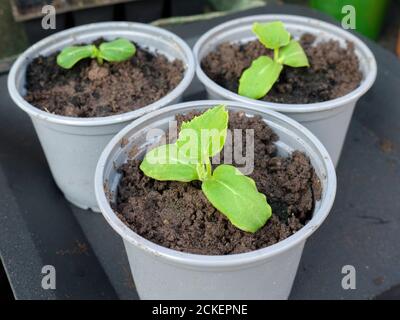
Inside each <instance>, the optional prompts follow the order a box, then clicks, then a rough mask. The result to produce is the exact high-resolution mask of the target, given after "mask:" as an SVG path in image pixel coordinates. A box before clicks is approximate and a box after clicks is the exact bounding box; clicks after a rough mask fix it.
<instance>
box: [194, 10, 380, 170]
mask: <svg viewBox="0 0 400 320" xmlns="http://www.w3.org/2000/svg"><path fill="white" fill-rule="evenodd" d="M276 20H280V21H282V22H283V23H284V24H285V26H286V28H287V30H288V31H289V32H290V33H291V34H292V35H293V36H294V37H295V38H296V37H300V36H301V35H302V34H304V33H311V34H313V35H315V36H316V37H317V41H324V40H329V39H332V40H337V41H339V42H340V43H341V44H342V45H345V43H346V41H351V42H353V43H354V46H355V52H356V54H357V56H358V58H359V61H360V69H361V71H362V73H363V75H364V77H363V80H362V82H361V84H360V86H359V87H358V88H357V89H355V90H353V91H352V92H350V93H349V94H347V95H345V96H343V97H340V98H337V99H334V100H329V101H325V102H320V103H310V104H281V103H272V102H265V101H260V100H255V99H250V98H246V97H242V96H240V95H238V94H236V93H234V92H232V91H229V90H227V89H225V88H223V87H222V86H220V85H218V84H217V83H215V82H214V81H213V80H211V79H210V78H209V77H208V76H207V75H206V74H205V73H204V71H203V70H202V68H201V60H202V59H203V58H204V57H205V56H206V55H207V54H208V53H209V52H211V51H213V50H215V49H216V47H217V46H218V45H219V44H221V43H224V42H248V41H251V40H254V39H255V38H256V37H255V35H254V34H253V33H252V31H251V27H252V24H253V23H254V22H256V21H257V22H261V23H265V22H271V21H276ZM193 52H194V56H195V60H196V74H197V77H198V78H199V80H200V81H201V82H202V83H203V84H204V86H205V87H206V90H207V93H208V97H209V98H210V99H229V100H234V101H239V102H243V103H246V104H248V105H252V106H256V107H258V108H259V109H270V110H274V111H278V112H281V113H284V114H286V115H287V116H289V117H291V118H292V119H295V120H296V121H298V122H300V123H301V124H303V125H304V126H305V127H306V128H308V129H310V131H311V132H312V133H314V134H315V135H316V136H317V137H318V138H319V139H320V140H321V142H322V143H323V144H324V145H325V147H326V148H327V149H328V152H329V154H330V155H331V157H332V160H333V163H334V164H335V166H336V165H337V163H338V161H339V158H340V153H341V151H342V147H343V144H344V140H345V138H346V134H347V129H348V127H349V123H350V120H351V117H352V115H353V111H354V108H355V105H356V103H357V101H358V99H360V97H361V96H363V95H364V94H365V93H366V92H367V91H368V89H369V88H370V87H371V86H372V85H373V83H374V82H375V79H376V73H377V66H376V61H375V57H374V55H373V53H372V52H371V50H370V49H369V48H368V47H367V46H366V45H365V44H364V43H363V42H362V41H361V40H360V39H358V38H357V37H356V36H354V35H352V34H351V33H349V32H347V31H345V30H343V29H341V28H339V27H337V26H335V25H333V24H330V23H326V22H323V21H320V20H316V19H311V18H306V17H300V16H292V15H275V14H271V15H269V14H267V15H257V16H250V17H245V18H239V19H235V20H232V21H229V22H226V23H223V24H220V25H219V26H217V27H215V28H213V29H211V30H210V31H208V32H207V33H205V34H204V35H203V36H202V37H201V38H200V39H199V40H198V41H197V43H196V44H195V46H194V49H193Z"/></svg>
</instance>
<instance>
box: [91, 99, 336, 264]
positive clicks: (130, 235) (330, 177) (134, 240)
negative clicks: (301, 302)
mask: <svg viewBox="0 0 400 320" xmlns="http://www.w3.org/2000/svg"><path fill="white" fill-rule="evenodd" d="M218 104H225V105H227V106H228V108H229V106H230V105H231V106H237V107H243V108H244V111H245V112H246V111H255V112H260V110H259V108H257V107H255V106H251V105H246V104H243V103H240V102H235V101H226V100H199V101H191V102H184V103H179V104H175V105H172V106H167V107H165V108H163V109H160V110H157V111H154V112H152V113H149V114H147V115H145V116H143V117H141V118H139V119H137V120H135V121H133V122H132V123H131V124H129V125H128V126H127V127H125V128H124V129H122V130H121V131H120V132H119V133H118V134H117V135H116V136H115V137H114V138H113V139H112V140H111V141H110V142H109V144H108V145H107V146H106V148H105V149H104V151H103V153H102V154H101V156H100V159H99V161H98V164H97V168H96V174H95V193H96V198H97V202H98V205H99V208H100V210H101V212H102V214H103V216H104V218H105V219H106V220H107V222H108V223H109V224H110V225H111V227H112V228H113V229H114V230H115V231H116V232H117V233H118V234H119V235H120V236H121V237H122V238H123V239H124V240H125V241H127V242H129V243H131V244H133V245H135V246H136V247H138V248H140V249H142V250H144V251H145V252H147V253H148V254H150V255H152V256H158V257H160V258H164V260H166V261H169V262H170V263H172V264H179V265H186V266H187V267H189V268H226V267H230V268H234V267H241V266H243V265H251V264H257V263H260V262H261V263H262V262H263V261H265V260H266V259H268V258H271V257H273V256H276V255H277V254H279V253H281V252H283V251H287V250H289V249H290V248H293V247H295V246H296V245H299V244H300V243H302V242H304V241H305V240H306V239H307V238H308V237H309V236H310V235H311V234H312V233H314V231H315V230H316V229H318V227H319V226H320V225H321V224H322V222H323V221H324V220H325V218H326V217H327V215H328V214H329V212H330V210H331V208H332V206H333V203H334V199H335V195H336V172H335V168H334V165H333V163H332V160H331V158H330V156H329V154H328V151H327V150H326V149H325V147H324V146H323V145H322V143H321V142H320V141H319V140H318V139H317V138H316V137H315V136H314V135H313V134H312V133H311V132H310V131H309V130H308V129H306V128H305V127H304V126H302V125H301V124H299V123H298V122H296V121H294V120H292V119H290V118H289V117H287V116H285V115H283V114H280V113H277V112H275V111H272V110H263V113H264V118H265V116H268V115H270V116H273V117H274V118H277V119H279V120H280V121H283V122H285V124H287V125H288V126H289V127H291V128H294V129H295V130H300V131H302V132H303V133H304V134H305V135H306V137H307V139H309V140H310V141H311V144H312V145H314V146H315V147H316V148H317V150H318V152H319V153H320V157H321V158H322V159H323V162H324V164H325V167H326V170H327V176H326V181H327V183H326V188H327V190H326V197H325V201H322V202H321V205H320V206H319V208H318V209H317V210H316V211H314V213H313V217H312V219H311V220H310V221H308V223H307V224H306V225H305V226H304V227H302V228H301V229H300V230H299V231H297V232H296V233H295V234H293V235H291V236H290V237H288V238H286V239H285V240H282V241H280V242H278V243H276V244H274V245H271V246H268V247H266V248H262V249H258V250H254V251H251V252H247V253H239V254H231V255H224V256H217V255H199V254H192V253H185V252H180V251H176V250H173V249H169V248H166V247H163V246H160V245H158V244H155V243H153V242H151V241H149V240H147V239H145V238H143V237H141V236H140V235H138V234H137V233H135V232H134V231H132V230H131V229H130V228H129V227H127V226H126V225H125V224H124V223H123V222H122V221H121V220H120V219H119V218H118V217H117V216H116V214H115V212H114V211H113V209H112V208H111V206H110V204H109V200H108V199H107V196H106V194H105V191H104V169H105V168H106V165H107V162H108V161H109V157H110V155H111V154H112V151H113V148H114V147H115V146H116V145H118V144H120V142H121V140H122V139H123V138H124V137H125V136H126V135H127V134H128V132H129V131H131V130H132V129H134V128H135V127H137V126H139V125H140V124H141V123H143V122H145V121H148V120H150V119H151V118H153V117H156V116H158V115H160V114H163V113H164V112H169V111H173V110H180V109H182V108H184V107H189V106H195V105H201V106H210V107H212V106H214V105H218Z"/></svg>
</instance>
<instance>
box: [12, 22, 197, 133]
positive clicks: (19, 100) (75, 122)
mask: <svg viewBox="0 0 400 320" xmlns="http://www.w3.org/2000/svg"><path fill="white" fill-rule="evenodd" d="M111 27H112V28H119V27H120V28H132V30H135V28H138V29H139V30H138V31H139V32H140V31H142V32H146V31H149V32H153V33H158V35H159V36H160V37H166V38H170V39H173V41H174V42H175V43H176V44H178V46H179V47H180V48H181V49H182V51H183V53H184V55H185V56H186V59H187V61H183V62H184V63H186V66H185V71H184V75H183V79H182V80H181V82H180V83H179V84H178V85H177V86H176V87H175V88H174V89H173V90H172V91H170V92H169V93H167V94H166V95H165V96H164V97H162V98H161V99H159V100H157V101H155V102H153V103H151V104H149V105H146V106H144V107H142V108H139V109H137V110H134V111H130V112H126V113H122V114H117V115H112V116H106V117H88V118H78V117H68V116H62V115H56V114H52V113H49V112H46V111H42V110H40V109H39V108H37V107H35V106H33V105H32V104H30V103H29V102H27V101H26V100H25V99H24V97H23V96H22V95H21V94H20V93H19V90H18V89H17V87H16V77H17V75H18V74H19V73H20V72H22V71H20V69H21V68H22V66H23V64H24V61H25V60H29V59H31V58H32V57H36V56H38V54H40V52H42V50H43V49H45V48H46V47H47V45H49V44H54V43H56V42H58V41H60V39H65V38H72V39H74V37H75V35H76V34H79V33H80V32H90V31H96V30H97V29H101V28H102V29H108V28H111ZM194 74H195V66H194V58H193V53H192V51H191V49H190V48H189V46H188V45H187V44H186V42H185V41H183V40H182V39H181V38H180V37H178V36H177V35H175V34H174V33H172V32H170V31H167V30H164V29H161V28H158V27H155V26H151V25H147V24H144V23H139V22H98V23H91V24H86V25H83V26H79V27H74V28H70V29H67V30H64V31H60V32H57V33H55V34H52V35H50V36H48V37H46V38H44V39H42V40H40V41H39V42H37V43H35V44H34V45H32V46H31V47H29V48H28V49H27V50H25V51H24V52H23V53H22V54H21V55H20V56H19V57H18V59H17V60H16V61H15V62H14V64H13V66H12V68H11V70H10V73H9V75H8V79H7V85H8V91H9V93H10V96H11V98H12V100H13V101H14V103H15V104H16V105H17V106H19V107H20V108H21V109H22V110H24V111H25V112H26V113H28V114H29V115H30V116H31V117H34V118H36V119H38V120H43V121H46V122H50V123H55V124H61V125H67V126H75V127H97V126H104V125H112V124H118V123H122V122H126V121H129V120H131V119H135V118H137V117H141V116H142V115H144V114H146V113H148V112H151V111H154V110H156V109H158V108H160V105H161V106H163V105H164V106H165V105H168V104H169V103H171V102H172V101H173V100H174V99H176V98H177V97H179V96H180V95H182V94H183V92H184V91H185V90H186V89H187V87H188V86H189V85H190V84H191V82H192V80H193V77H194Z"/></svg>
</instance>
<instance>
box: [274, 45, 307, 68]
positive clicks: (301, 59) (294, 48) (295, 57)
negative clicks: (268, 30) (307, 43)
mask: <svg viewBox="0 0 400 320" xmlns="http://www.w3.org/2000/svg"><path fill="white" fill-rule="evenodd" d="M278 62H279V63H282V64H285V65H287V66H290V67H294V68H298V67H309V66H310V64H309V63H308V59H307V56H306V54H305V52H304V50H303V48H302V47H301V45H300V43H298V42H297V41H296V40H291V41H290V43H289V44H288V45H287V46H285V47H283V48H281V49H280V51H279V58H278Z"/></svg>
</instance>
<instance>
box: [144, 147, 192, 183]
mask: <svg viewBox="0 0 400 320" xmlns="http://www.w3.org/2000/svg"><path fill="white" fill-rule="evenodd" d="M140 169H141V170H142V171H143V172H144V174H145V175H146V176H148V177H150V178H153V179H156V180H159V181H181V182H190V181H193V180H198V179H199V177H198V175H197V164H196V163H193V162H192V161H190V160H189V159H187V158H185V157H184V156H183V155H182V154H181V153H180V152H179V150H178V147H177V145H176V144H166V145H162V146H160V147H157V148H155V149H153V150H151V151H149V152H148V153H147V154H146V156H145V158H144V159H143V161H142V163H141V164H140Z"/></svg>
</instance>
